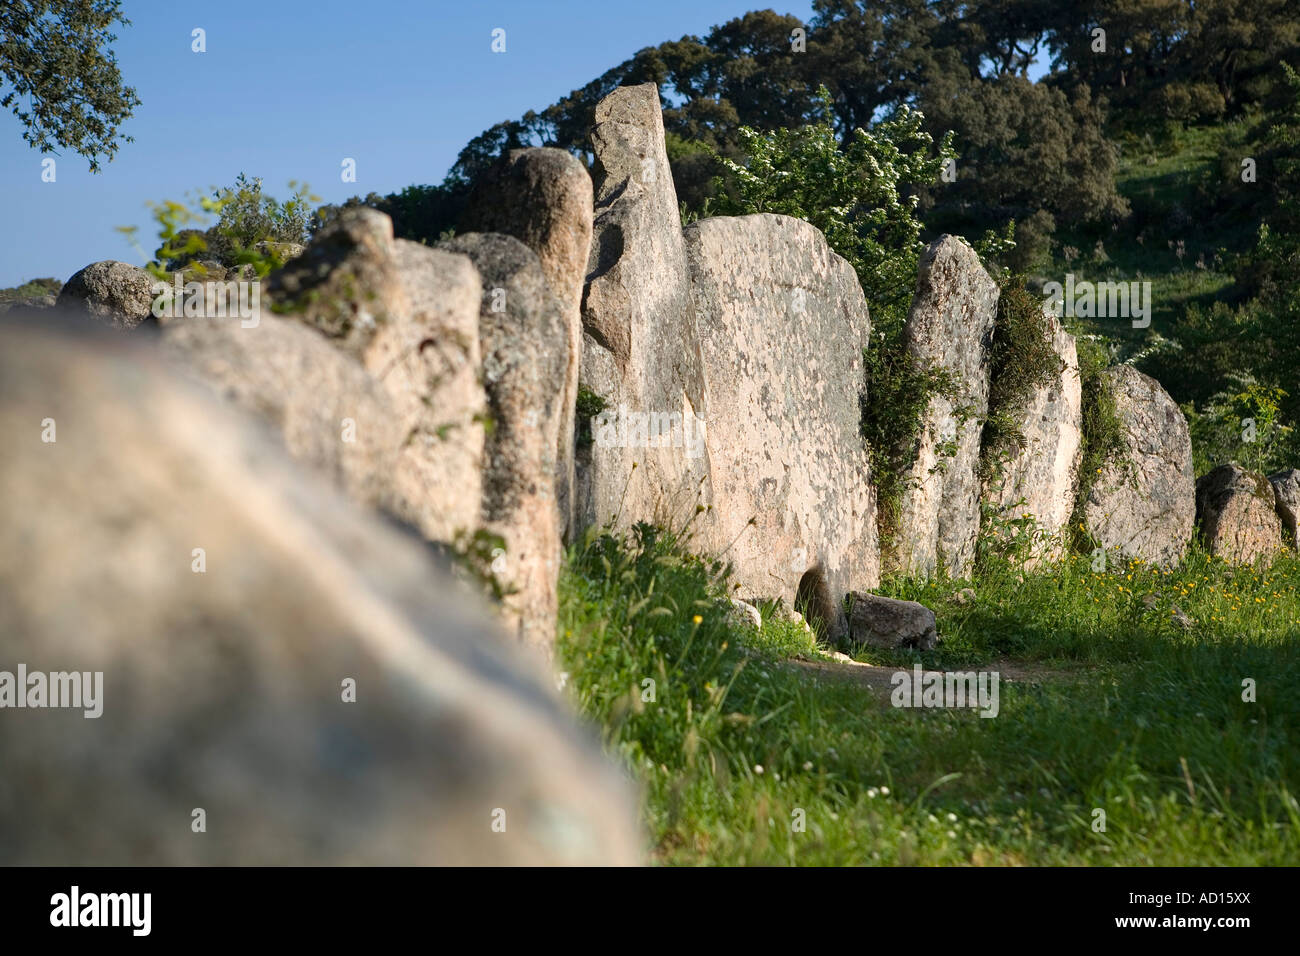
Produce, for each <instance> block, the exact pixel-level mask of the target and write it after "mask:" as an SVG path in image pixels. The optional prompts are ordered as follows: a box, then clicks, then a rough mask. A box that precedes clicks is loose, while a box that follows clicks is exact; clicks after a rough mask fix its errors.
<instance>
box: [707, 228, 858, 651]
mask: <svg viewBox="0 0 1300 956" xmlns="http://www.w3.org/2000/svg"><path fill="white" fill-rule="evenodd" d="M684 234H685V238H686V252H687V260H688V264H689V268H690V275H691V294H692V300H693V302H694V311H695V315H696V316H697V322H698V326H699V332H700V341H701V343H702V348H703V353H702V354H703V359H704V376H705V381H706V382H707V387H708V394H709V412H710V414H709V418H708V423H707V443H706V442H705V441H704V439H705V437H706V436H705V435H704V434H701V435H699V436H698V437H699V439H700V441H699V447H698V448H694V449H692V446H691V445H690V444H689V443H684V445H685V447H684V448H683V452H684V453H685V454H687V455H690V454H692V453H695V454H700V453H703V452H705V451H707V462H708V478H707V480H706V481H705V482H704V483H703V484H702V485H701V492H702V501H703V502H704V503H705V504H706V505H707V506H708V509H709V510H708V512H707V513H706V514H702V515H700V517H699V518H698V519H697V520H696V522H695V523H694V524H693V525H692V530H693V531H694V532H695V539H694V544H695V545H696V546H698V547H700V548H701V549H702V550H704V552H705V553H711V554H719V555H721V554H725V557H726V559H727V560H728V561H730V562H731V564H732V567H733V580H735V581H736V582H737V583H739V584H740V585H741V586H742V588H743V589H744V591H745V592H746V593H759V594H766V595H770V596H774V597H780V598H782V599H783V600H784V601H785V602H786V603H788V604H790V605H793V604H794V603H795V601H796V599H797V598H799V597H800V592H801V590H802V591H803V592H804V593H803V595H802V596H803V598H804V599H805V600H806V599H808V598H810V597H814V596H813V595H809V594H808V593H807V591H808V589H809V588H810V587H816V588H817V589H820V590H824V592H825V593H820V594H817V595H815V598H816V603H815V607H816V608H818V609H819V616H829V617H830V619H829V620H825V621H824V624H825V626H826V628H827V631H828V633H829V634H830V635H831V636H834V637H839V636H841V635H842V632H843V626H844V622H843V612H842V610H841V609H840V606H841V603H842V599H843V597H844V595H845V593H846V592H848V591H849V589H850V588H851V587H853V586H859V587H874V586H875V585H876V584H877V583H878V581H879V577H880V553H879V545H878V543H877V539H876V493H875V488H874V487H873V486H872V484H871V468H870V463H869V459H868V456H867V448H866V443H865V440H864V439H863V436H862V430H861V416H862V406H861V402H862V394H863V387H864V369H863V365H862V352H863V349H864V348H865V347H866V345H867V342H868V340H869V337H870V332H871V322H870V317H869V315H868V311H867V303H866V300H865V299H864V298H863V295H862V288H861V286H859V284H858V280H857V275H856V274H855V273H854V271H853V267H852V266H850V265H849V263H848V262H847V261H845V260H844V259H843V258H841V257H840V256H838V255H836V254H835V253H834V252H832V251H831V249H830V247H829V246H828V245H827V244H826V240H825V238H824V237H823V236H822V234H821V232H820V231H819V230H818V229H817V228H816V227H815V226H813V225H811V224H810V223H807V222H803V221H802V220H798V219H792V218H789V217H787V216H774V215H754V216H741V217H735V218H731V217H723V218H716V219H704V220H701V221H700V222H698V223H695V224H693V225H691V226H689V227H687V229H686V230H685V233H684ZM813 569H817V570H816V571H814V570H813ZM805 578H807V580H805ZM828 608H829V610H826V609H828Z"/></svg>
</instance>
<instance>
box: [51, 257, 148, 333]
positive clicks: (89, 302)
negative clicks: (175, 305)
mask: <svg viewBox="0 0 1300 956" xmlns="http://www.w3.org/2000/svg"><path fill="white" fill-rule="evenodd" d="M153 282H154V280H153V277H152V276H150V275H149V273H147V272H145V271H144V270H143V269H138V268H136V267H135V266H133V265H129V264H128V263H125V262H117V261H115V260H113V259H105V260H104V261H102V262H92V263H91V264H90V265H88V266H86V268H84V269H82V270H81V271H80V272H77V273H74V274H73V276H72V278H70V279H69V280H68V281H67V283H66V284H65V285H64V286H63V290H62V291H61V292H60V293H59V298H58V301H57V305H58V306H59V307H60V308H61V309H64V310H66V311H68V312H80V313H83V314H85V315H89V316H92V317H94V318H96V319H98V320H100V321H101V322H105V323H107V324H109V325H111V326H113V327H115V328H119V329H133V328H135V327H136V326H137V325H139V324H140V323H141V322H143V321H144V320H145V319H147V318H149V316H150V314H151V313H152V311H153V291H152V289H153Z"/></svg>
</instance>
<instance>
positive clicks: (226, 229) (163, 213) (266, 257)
mask: <svg viewBox="0 0 1300 956" xmlns="http://www.w3.org/2000/svg"><path fill="white" fill-rule="evenodd" d="M289 186H290V188H291V189H293V190H294V192H293V195H292V196H291V197H290V198H289V199H288V200H286V201H284V202H280V201H279V200H277V199H275V198H273V197H271V196H267V195H265V194H264V193H263V192H262V181H261V180H260V179H255V180H252V181H251V182H250V181H249V180H248V179H247V178H246V177H245V176H244V174H243V173H240V174H239V177H238V178H237V179H236V180H235V185H234V186H233V187H227V188H225V189H218V190H214V191H213V193H212V195H211V196H202V195H200V196H197V197H195V198H192V199H190V200H188V201H187V202H176V201H174V200H163V201H162V202H157V203H150V210H151V212H152V216H153V219H154V222H155V223H156V224H157V228H158V243H159V244H158V246H157V248H156V249H155V250H154V253H153V257H152V259H151V260H150V262H149V263H148V265H147V266H146V267H145V268H146V269H148V270H149V272H151V273H152V274H153V275H154V276H155V277H156V278H159V279H167V278H168V277H169V276H170V274H171V273H172V272H175V271H179V270H181V269H184V268H186V267H187V266H189V265H190V264H191V263H194V262H196V261H198V260H202V259H214V260H216V261H218V262H219V263H221V264H222V265H223V266H236V265H251V266H252V267H253V269H254V271H255V272H256V274H257V275H258V276H259V277H260V276H265V275H266V274H267V273H269V272H270V271H271V270H272V269H276V268H279V267H280V266H282V265H283V264H284V261H285V258H284V250H283V249H282V248H281V244H282V243H303V242H305V241H307V224H308V222H309V221H311V219H312V216H313V213H312V211H311V203H313V202H319V198H318V197H316V196H313V195H311V191H310V190H309V189H308V187H307V186H306V185H305V184H303V185H298V184H297V183H294V182H290V184H289ZM214 216H215V217H217V221H216V223H215V224H214V225H211V226H209V227H207V228H198V227H202V226H204V225H205V224H206V223H207V222H208V221H210V220H211V218H212V217H214ZM118 231H119V232H121V233H122V234H124V235H125V236H126V237H127V238H128V239H129V240H130V241H131V242H132V244H133V245H135V246H136V248H137V249H138V250H140V252H141V255H142V256H143V255H146V253H144V250H143V249H141V248H140V246H139V243H138V242H136V240H135V235H136V233H137V232H138V231H139V230H138V228H137V227H136V226H119V227H118Z"/></svg>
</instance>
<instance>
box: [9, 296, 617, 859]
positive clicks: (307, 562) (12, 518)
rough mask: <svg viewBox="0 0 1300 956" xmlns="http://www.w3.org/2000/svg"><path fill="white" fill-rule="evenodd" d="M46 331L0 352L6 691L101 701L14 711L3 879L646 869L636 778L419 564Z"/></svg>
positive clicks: (263, 453)
mask: <svg viewBox="0 0 1300 956" xmlns="http://www.w3.org/2000/svg"><path fill="white" fill-rule="evenodd" d="M51 324H52V323H47V322H45V321H42V322H39V323H38V322H30V321H29V322H27V323H26V324H25V325H19V324H18V323H14V324H13V325H10V326H8V327H6V328H4V329H3V336H4V341H5V348H4V349H0V383H3V388H0V438H3V441H4V444H5V446H6V447H7V448H8V449H9V450H10V451H9V453H7V454H5V455H0V662H3V663H2V664H0V667H2V668H3V669H4V670H7V671H10V672H11V673H12V672H14V671H15V670H16V667H17V665H18V664H20V663H21V664H24V665H25V666H26V668H27V669H28V672H29V674H30V673H32V672H38V671H39V672H52V671H70V670H72V669H75V670H76V671H78V672H89V673H90V674H91V675H92V678H91V680H90V681H89V682H87V687H92V686H93V684H94V678H93V675H94V674H96V673H100V674H102V684H101V685H100V691H99V693H97V694H96V695H95V697H96V703H95V704H94V705H93V707H88V706H87V705H89V704H90V702H89V701H85V700H83V701H82V702H81V703H82V706H81V707H77V708H68V709H58V710H55V709H33V708H26V709H5V710H4V711H3V712H2V716H0V765H2V766H3V767H4V775H3V776H4V782H0V864H3V865H9V866H12V865H32V864H44V865H60V866H68V865H78V866H86V865H96V866H105V865H109V866H123V865H164V866H167V865H171V866H175V865H276V866H283V865H342V864H356V865H365V864H385V865H416V864H470V863H473V864H527V865H538V864H555V863H576V864H617V863H632V862H636V861H637V860H638V859H639V857H640V853H641V836H640V834H639V833H638V830H637V827H636V825H635V809H634V805H633V802H632V800H631V799H630V794H629V793H628V788H627V785H626V783H625V782H624V781H623V779H622V777H621V774H619V773H617V772H616V771H615V770H613V769H612V768H611V767H610V766H609V765H608V764H607V763H606V762H605V760H604V759H603V758H602V757H601V756H600V753H599V748H598V746H597V745H596V742H595V740H594V738H593V737H592V736H590V735H589V734H587V733H586V732H581V731H579V729H578V728H577V727H576V726H575V725H574V724H573V723H572V721H571V720H570V719H569V718H568V717H566V716H565V714H564V712H563V709H562V707H561V706H560V705H559V702H558V700H557V699H556V698H555V696H554V693H553V691H552V690H551V689H550V688H549V687H548V686H547V685H548V684H550V683H551V682H550V681H548V680H547V679H546V678H545V677H543V676H542V675H541V674H540V672H539V671H538V670H536V669H535V668H533V667H532V666H530V665H528V663H527V662H526V661H525V660H524V659H523V657H522V656H521V651H520V649H518V648H517V647H516V648H505V647H504V646H503V642H502V641H501V640H500V635H499V634H498V633H497V632H496V629H495V627H494V626H492V625H491V624H490V623H489V621H488V619H487V617H486V616H485V615H484V613H483V612H482V611H481V610H479V609H478V608H476V607H475V606H474V605H475V602H474V600H473V598H472V597H471V596H468V595H466V594H463V593H461V591H460V590H459V589H458V588H456V587H455V586H454V585H453V584H452V583H451V582H450V580H449V579H448V578H447V577H446V576H445V575H444V574H442V573H441V571H440V570H439V568H438V567H436V566H435V565H434V564H433V563H432V562H431V560H430V556H429V550H428V549H427V548H426V547H425V546H424V545H423V543H422V542H420V541H419V540H418V539H417V538H415V537H414V536H412V535H408V534H405V533H402V532H400V531H399V530H398V529H396V528H394V527H393V526H392V525H390V524H389V523H387V522H384V521H381V520H378V519H376V518H375V517H374V516H372V515H370V514H367V513H365V512H363V511H362V510H361V509H359V508H358V507H357V506H356V505H354V504H352V503H351V502H349V501H348V500H347V499H346V498H345V497H343V496H342V495H341V494H339V493H338V492H336V491H335V490H333V489H332V488H330V487H329V486H328V483H326V482H324V481H322V480H321V479H319V478H318V477H315V476H313V475H312V474H311V473H309V472H307V471H304V470H302V469H298V468H295V467H292V466H291V463H290V462H289V461H288V459H287V458H286V456H285V455H284V453H283V452H282V451H280V450H279V449H278V448H276V447H275V444H274V443H273V442H269V441H267V440H266V435H265V433H264V429H263V428H260V427H258V426H257V425H256V423H254V422H252V421H250V420H249V419H247V418H244V417H243V416H238V415H236V413H235V410H234V409H232V408H229V407H223V406H221V405H219V404H218V403H215V402H213V401H212V400H211V399H210V398H209V397H207V396H206V395H205V394H204V393H203V392H202V391H201V390H199V389H194V388H188V387H184V385H183V383H180V382H178V381H177V380H176V379H175V378H174V377H172V376H171V375H170V374H169V373H167V371H166V370H165V368H164V367H162V366H160V365H159V364H158V363H157V362H155V361H152V360H150V359H148V358H147V357H141V356H140V355H139V354H138V350H139V349H140V344H139V343H131V342H128V341H124V340H121V339H116V340H114V339H111V338H106V339H104V340H103V341H99V340H92V338H96V337H92V336H88V335H87V334H86V330H85V329H84V327H82V328H74V329H72V330H70V331H69V332H68V334H65V335H61V334H55V333H54V331H52V329H51ZM304 331H310V330H304ZM45 418H52V419H54V420H55V422H56V424H57V436H56V437H57V440H56V441H54V442H42V441H41V439H40V434H41V429H42V424H41V423H42V420H43V419H45ZM196 549H202V550H201V551H198V550H196ZM74 598H75V599H74ZM29 699H30V698H29ZM86 709H92V710H94V709H99V710H100V711H101V712H100V716H98V717H96V718H91V719H87V718H86V717H85V716H83V712H84V710H86ZM18 782H21V785H16V784H17V783H18ZM196 811H202V815H201V817H200V815H199V814H197V813H196ZM200 819H201V820H202V823H203V827H202V828H201V830H200V829H199V828H197V824H198V823H199V821H200ZM494 825H495V826H494ZM498 831H499V832H498Z"/></svg>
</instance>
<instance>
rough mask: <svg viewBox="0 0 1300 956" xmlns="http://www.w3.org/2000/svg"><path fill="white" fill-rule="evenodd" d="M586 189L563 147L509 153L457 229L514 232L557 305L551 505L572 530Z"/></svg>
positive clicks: (588, 216)
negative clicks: (560, 339) (559, 352)
mask: <svg viewBox="0 0 1300 956" xmlns="http://www.w3.org/2000/svg"><path fill="white" fill-rule="evenodd" d="M592 202H593V199H592V186H591V176H589V175H588V173H587V170H586V167H584V166H583V165H582V163H581V162H580V161H579V160H578V159H577V158H576V157H574V156H573V155H572V154H570V153H569V152H567V151H566V150H563V149H553V148H533V149H515V150H511V151H510V152H509V153H508V154H507V155H506V156H504V157H502V158H501V159H500V160H499V161H498V162H497V163H496V165H494V166H493V167H492V168H491V169H489V170H488V171H487V172H486V173H485V174H484V175H483V177H482V178H481V179H480V180H479V182H478V183H477V184H476V185H475V187H474V191H473V192H472V193H471V194H470V199H469V205H468V207H467V209H466V211H465V213H464V215H463V216H462V217H461V222H460V227H461V230H462V231H463V232H497V233H502V234H504V235H507V236H514V237H515V238H516V239H518V240H519V241H521V242H522V243H523V244H524V245H526V246H528V248H530V249H532V250H533V252H535V253H537V256H538V258H539V259H540V260H541V265H542V272H543V273H544V274H545V275H546V281H547V283H548V284H549V285H550V287H551V291H552V292H554V293H555V296H556V297H557V298H558V299H559V300H560V302H561V303H562V305H563V308H564V327H563V335H564V338H565V341H566V342H567V343H568V351H567V354H568V362H567V365H566V368H565V372H564V382H563V386H562V392H561V403H560V404H561V409H562V412H563V415H562V418H561V421H560V429H559V435H558V440H559V447H558V448H557V449H556V454H555V463H556V503H557V505H558V507H559V509H560V516H561V527H562V529H563V530H564V533H565V534H566V535H571V534H572V532H573V506H574V501H573V487H574V481H575V478H574V459H573V455H574V426H575V423H574V408H575V403H576V401H577V396H578V368H579V365H580V363H581V358H582V289H583V284H584V282H585V279H586V273H587V260H588V258H589V256H590V254H591V229H592V214H593V213H592Z"/></svg>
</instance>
